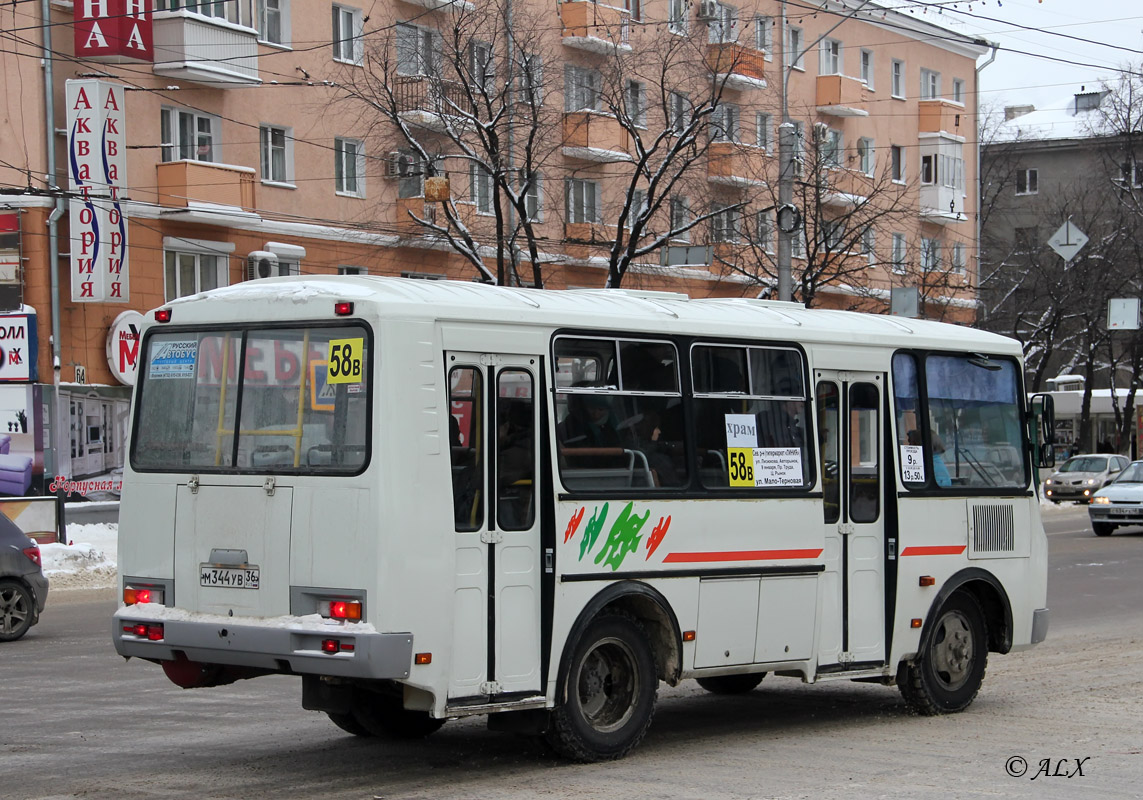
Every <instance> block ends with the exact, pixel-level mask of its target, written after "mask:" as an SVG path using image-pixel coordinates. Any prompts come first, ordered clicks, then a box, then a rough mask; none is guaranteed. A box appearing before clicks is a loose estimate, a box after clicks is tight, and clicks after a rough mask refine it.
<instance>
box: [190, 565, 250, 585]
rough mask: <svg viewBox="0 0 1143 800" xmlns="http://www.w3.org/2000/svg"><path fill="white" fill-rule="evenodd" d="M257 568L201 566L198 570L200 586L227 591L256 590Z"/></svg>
mask: <svg viewBox="0 0 1143 800" xmlns="http://www.w3.org/2000/svg"><path fill="white" fill-rule="evenodd" d="M258 573H259V569H258V567H239V568H235V567H215V566H211V565H210V564H203V565H202V566H200V567H199V570H198V582H199V585H201V586H219V587H223V588H227V589H257V588H258V579H259V577H260V576H259V574H258Z"/></svg>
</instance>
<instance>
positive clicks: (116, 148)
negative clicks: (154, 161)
mask: <svg viewBox="0 0 1143 800" xmlns="http://www.w3.org/2000/svg"><path fill="white" fill-rule="evenodd" d="M125 110H126V96H125V94H124V91H123V87H122V86H119V85H118V84H113V83H108V82H107V81H101V80H69V81H68V82H67V150H68V176H69V185H70V188H71V191H72V192H74V193H77V194H78V195H79V197H75V198H73V199H72V200H71V201H70V204H69V208H68V211H69V212H70V214H69V219H70V222H71V247H70V250H71V299H72V302H76V303H106V302H114V303H126V302H127V301H128V299H129V296H130V276H129V273H128V269H127V266H128V264H127V217H126V216H125V215H124V213H123V208H122V205H121V203H120V196H121V195H122V193H123V189H124V187H125V186H126V181H127V147H126V130H125V123H126V118H125V113H124V112H125Z"/></svg>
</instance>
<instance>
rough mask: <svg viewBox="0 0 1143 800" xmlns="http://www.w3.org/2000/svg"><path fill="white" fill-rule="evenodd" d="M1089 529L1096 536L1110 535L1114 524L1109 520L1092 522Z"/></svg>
mask: <svg viewBox="0 0 1143 800" xmlns="http://www.w3.org/2000/svg"><path fill="white" fill-rule="evenodd" d="M1091 529H1092V530H1093V531H1094V532H1095V535H1096V536H1110V535H1111V532H1112V531H1113V530H1115V526H1114V525H1112V524H1111V523H1110V522H1093V523H1091Z"/></svg>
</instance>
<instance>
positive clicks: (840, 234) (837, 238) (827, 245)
mask: <svg viewBox="0 0 1143 800" xmlns="http://www.w3.org/2000/svg"><path fill="white" fill-rule="evenodd" d="M818 244H819V245H821V247H822V249H824V250H825V251H826V252H827V253H831V252H836V251H838V250H841V248H842V247H844V246H845V220H844V219H826V220H822V222H821V226H820V227H819V228H818Z"/></svg>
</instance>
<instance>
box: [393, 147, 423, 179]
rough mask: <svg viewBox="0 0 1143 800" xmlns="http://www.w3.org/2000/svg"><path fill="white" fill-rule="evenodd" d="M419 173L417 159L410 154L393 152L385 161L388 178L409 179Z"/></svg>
mask: <svg viewBox="0 0 1143 800" xmlns="http://www.w3.org/2000/svg"><path fill="white" fill-rule="evenodd" d="M416 173H417V159H416V158H414V157H413V156H411V155H410V154H408V153H402V152H400V151H396V152H392V153H390V154H389V158H388V159H386V161H385V177H386V178H407V177H409V176H410V175H415V174H416Z"/></svg>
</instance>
